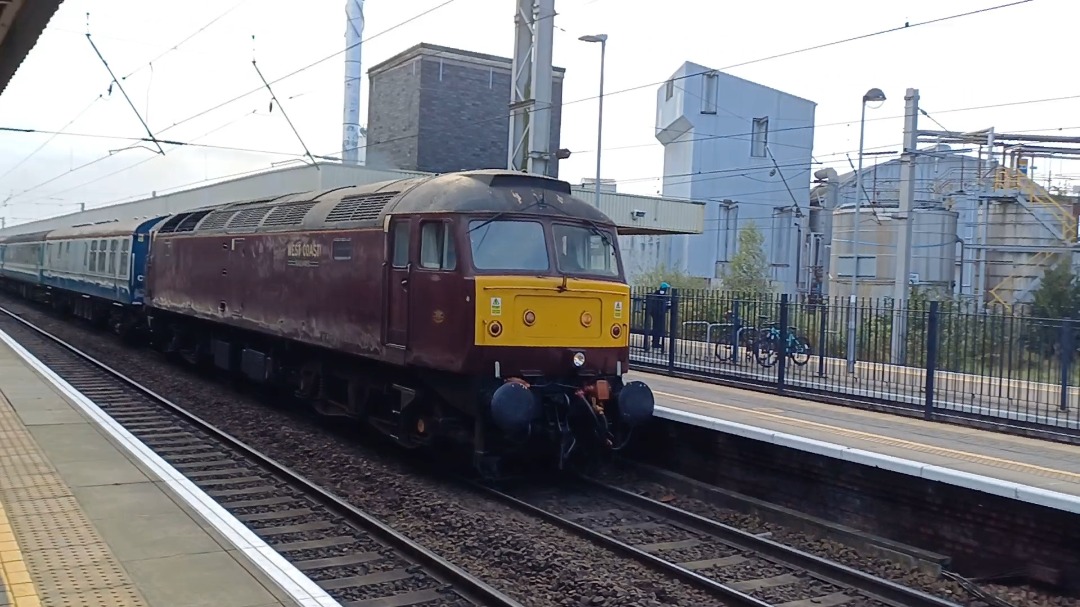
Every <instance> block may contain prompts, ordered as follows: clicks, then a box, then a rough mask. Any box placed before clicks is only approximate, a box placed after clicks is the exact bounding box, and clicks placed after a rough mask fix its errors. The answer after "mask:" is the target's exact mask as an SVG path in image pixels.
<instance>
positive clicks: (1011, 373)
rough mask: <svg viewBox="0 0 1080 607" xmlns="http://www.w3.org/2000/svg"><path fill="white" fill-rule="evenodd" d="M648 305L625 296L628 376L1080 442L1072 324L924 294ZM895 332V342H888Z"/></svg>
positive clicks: (676, 298)
mask: <svg viewBox="0 0 1080 607" xmlns="http://www.w3.org/2000/svg"><path fill="white" fill-rule="evenodd" d="M654 297H656V296H655V295H653V294H652V292H651V290H648V289H645V290H639V289H635V290H634V292H633V299H632V301H633V305H632V314H631V337H630V339H631V342H630V343H631V361H632V363H633V366H634V367H635V368H639V369H642V370H648V371H652V372H659V373H666V374H670V375H684V376H699V377H703V378H708V379H714V380H719V381H721V382H724V383H733V384H738V385H751V386H753V387H757V388H770V389H772V390H774V391H777V392H783V393H787V394H791V395H797V394H800V393H801V394H805V395H814V396H816V397H824V398H825V399H826V400H829V401H833V402H839V403H842V404H848V405H853V406H864V407H865V406H874V407H876V408H881V407H884V408H886V409H888V408H902V409H915V410H919V411H921V412H922V414H923V416H924V417H925V418H927V419H935V418H950V419H953V420H955V419H957V418H964V419H968V420H979V421H981V422H983V424H982V425H985V424H986V423H990V424H991V425H993V426H995V427H999V428H1001V429H1008V428H1014V429H1019V428H1026V429H1028V430H1029V431H1030V430H1035V431H1036V432H1037V433H1039V434H1043V435H1050V434H1052V435H1056V436H1059V437H1061V435H1069V438H1071V437H1076V438H1078V439H1080V411H1078V409H1080V388H1078V386H1080V353H1078V350H1077V348H1078V345H1080V339H1078V337H1080V321H1078V320H1074V319H1062V318H1057V319H1054V318H1039V317H1035V316H1032V315H1030V313H1029V311H1027V310H1025V309H1022V308H1013V309H1011V310H1008V311H1006V310H1004V309H995V308H991V309H986V308H984V309H982V310H981V311H980V310H979V309H977V307H976V306H974V305H972V304H969V303H967V302H962V301H957V302H954V301H927V300H925V299H924V298H921V297H913V298H912V299H911V300H910V301H908V302H907V310H906V312H904V313H903V314H902V315H901V314H900V313H899V312H898V311H896V310H895V309H894V306H893V304H892V301H891V300H887V299H882V300H871V299H860V300H858V301H857V302H856V304H855V306H854V309H853V307H852V305H851V303H850V302H849V300H848V299H847V298H839V299H838V298H834V299H818V300H816V301H814V302H810V301H807V300H804V299H802V298H797V297H794V296H788V295H772V294H769V295H751V296H745V295H736V294H732V293H726V292H722V291H718V290H688V289H682V290H678V289H676V290H673V291H672V292H671V295H669V296H667V297H666V298H665V297H663V296H661V297H660V298H659V299H652V298H654ZM650 301H652V302H661V303H663V304H667V305H665V306H664V307H665V308H667V312H666V313H665V318H664V328H665V333H666V334H665V336H664V339H663V340H662V346H663V350H662V351H661V350H658V349H656V348H653V347H651V346H652V341H653V339H652V337H650V335H651V333H649V331H650V330H651V328H652V326H651V324H652V323H651V322H650V320H651V317H649V316H648V315H647V311H648V310H647V308H649V306H648V305H647V304H648V302H650ZM852 314H854V318H855V336H856V337H855V345H856V347H855V364H854V367H853V369H852V368H851V367H850V366H849V361H848V352H847V349H848V334H849V328H848V322H849V320H850V319H851V318H852ZM904 323H906V326H903V324H904ZM897 325H899V326H900V329H899V330H902V331H903V339H901V340H899V341H898V343H897V344H894V343H893V330H894V327H895V326H897ZM781 326H787V327H790V328H791V329H790V330H789V331H788V332H783V331H780V329H779V327H781Z"/></svg>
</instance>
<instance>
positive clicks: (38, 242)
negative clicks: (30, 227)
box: [0, 232, 48, 297]
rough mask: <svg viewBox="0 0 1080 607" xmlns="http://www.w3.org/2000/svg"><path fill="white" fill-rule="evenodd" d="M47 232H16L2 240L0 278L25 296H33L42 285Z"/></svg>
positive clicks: (0, 245) (0, 242)
mask: <svg viewBox="0 0 1080 607" xmlns="http://www.w3.org/2000/svg"><path fill="white" fill-rule="evenodd" d="M46 234H48V232H33V233H29V234H16V235H15V236H8V237H6V238H4V239H3V240H2V241H0V278H2V279H3V280H4V281H5V282H7V283H8V284H9V286H10V287H11V288H12V290H14V291H16V292H17V293H19V294H20V295H22V296H24V297H32V296H33V295H34V294H35V292H36V291H37V290H38V288H39V287H40V286H41V262H42V259H41V255H42V249H43V246H44V240H45V235H46Z"/></svg>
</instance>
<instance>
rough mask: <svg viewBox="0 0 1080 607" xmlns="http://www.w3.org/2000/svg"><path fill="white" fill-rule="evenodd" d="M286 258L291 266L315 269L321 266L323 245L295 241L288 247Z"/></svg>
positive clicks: (286, 248)
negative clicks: (320, 259)
mask: <svg viewBox="0 0 1080 607" xmlns="http://www.w3.org/2000/svg"><path fill="white" fill-rule="evenodd" d="M285 257H286V259H287V260H288V265H290V266H296V267H303V268H313V267H316V266H318V265H319V258H320V257H322V245H321V244H319V243H317V242H307V241H302V240H294V241H292V242H290V243H289V244H288V245H286V247H285Z"/></svg>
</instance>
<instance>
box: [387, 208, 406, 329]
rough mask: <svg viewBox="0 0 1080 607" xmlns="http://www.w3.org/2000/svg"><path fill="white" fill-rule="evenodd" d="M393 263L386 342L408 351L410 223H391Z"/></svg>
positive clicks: (398, 220) (398, 221) (389, 271)
mask: <svg viewBox="0 0 1080 607" xmlns="http://www.w3.org/2000/svg"><path fill="white" fill-rule="evenodd" d="M389 236H390V263H389V267H388V271H387V284H386V343H387V345H393V346H399V347H401V348H405V347H406V346H407V345H408V338H409V287H410V285H409V279H410V274H411V270H412V264H411V263H410V262H409V254H410V252H411V249H412V246H411V245H412V243H411V241H410V238H409V220H408V219H394V220H391V222H390V234H389Z"/></svg>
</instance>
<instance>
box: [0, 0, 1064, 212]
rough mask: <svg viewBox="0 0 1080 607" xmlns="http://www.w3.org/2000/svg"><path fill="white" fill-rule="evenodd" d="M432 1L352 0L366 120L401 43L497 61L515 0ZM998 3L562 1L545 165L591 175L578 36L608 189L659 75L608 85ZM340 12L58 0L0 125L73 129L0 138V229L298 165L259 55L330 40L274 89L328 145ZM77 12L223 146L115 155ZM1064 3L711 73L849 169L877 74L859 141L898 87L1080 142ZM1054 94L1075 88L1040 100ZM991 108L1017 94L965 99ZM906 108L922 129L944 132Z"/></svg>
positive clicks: (333, 133) (896, 116) (336, 105)
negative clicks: (554, 124) (592, 37)
mask: <svg viewBox="0 0 1080 607" xmlns="http://www.w3.org/2000/svg"><path fill="white" fill-rule="evenodd" d="M445 1H446V0H368V2H366V3H365V7H364V14H365V17H366V29H365V32H364V38H365V40H366V41H365V43H364V46H363V66H364V67H363V69H364V72H365V76H364V83H363V87H362V110H361V115H362V116H363V117H364V118H366V116H367V75H366V72H367V69H368V68H369V67H371V66H372V65H375V64H376V63H378V62H380V61H382V60H384V59H386V58H388V57H390V56H391V55H393V54H396V53H398V52H400V51H401V50H403V49H405V48H407V47H409V46H411V45H413V44H416V43H418V42H430V43H434V44H441V45H446V46H452V47H457V48H464V49H468V50H473V51H479V52H484V53H491V54H496V55H502V56H506V57H509V56H511V55H512V48H513V41H514V29H513V13H514V2H513V0H453V1H451V2H450V3H449V4H447V5H446V6H443V7H440V8H437V9H435V10H433V11H431V12H430V13H429V14H426V15H424V16H422V17H420V18H417V19H415V20H414V21H411V22H409V23H406V24H404V25H400V26H399V24H401V23H402V22H404V21H406V20H409V19H411V18H413V17H414V16H416V15H418V14H421V13H424V12H425V11H427V10H429V9H431V8H433V7H436V6H438V5H440V4H443V3H444V2H445ZM1008 2H1009V0H949V1H948V2H941V1H940V0H904V1H902V2H899V1H891V0H873V1H871V0H820V1H818V2H805V1H803V0H755V1H754V2H718V1H716V0H667V1H665V2H644V1H642V0H557V2H556V10H557V12H558V13H559V15H558V17H557V18H556V20H555V28H556V29H555V49H554V57H555V60H554V63H555V65H557V66H560V67H565V68H566V70H567V74H566V81H565V92H564V100H565V102H573V101H575V100H579V99H586V100H584V101H580V102H577V103H568V104H567V105H565V107H564V110H563V129H562V145H563V147H567V148H569V149H571V150H572V151H573V152H574V154H573V156H571V158H569V159H568V160H565V161H563V162H562V163H561V164H560V177H562V178H563V179H566V180H568V181H571V182H579V181H580V179H581V178H582V177H587V176H592V175H593V174H594V171H595V161H596V157H595V153H596V152H595V148H596V113H597V106H596V100H595V99H587V98H590V97H593V96H595V94H596V91H597V84H598V83H597V76H598V70H599V48H598V45H595V44H588V43H584V42H579V41H578V40H577V38H578V36H580V35H582V34H590V33H606V34H608V35H609V37H610V38H609V41H608V47H607V48H608V52H607V70H606V73H605V87H606V89H607V91H608V93H609V94H608V95H607V96H606V97H605V103H604V116H605V120H604V125H605V129H604V154H603V166H604V171H603V172H604V177H607V178H614V179H618V180H620V181H621V183H620V186H619V189H620V191H626V192H634V193H641V194H652V195H655V194H657V193H658V191H659V187H660V180H659V178H660V176H661V175H662V174H663V170H664V169H663V152H662V148H661V146H660V145H659V143H657V142H656V140H655V138H654V135H653V127H654V124H653V123H654V120H655V111H656V110H655V100H656V89H657V86H651V85H650V86H646V87H644V88H642V89H639V90H636V91H631V92H625V93H619V92H618V91H621V90H622V89H628V88H631V87H637V86H641V85H647V84H651V83H659V82H661V81H663V80H664V79H666V78H667V77H668V76H669V75H670V74H671V73H672V72H673V71H674V70H675V69H677V68H678V67H679V65H680V64H681V63H682V62H683V61H694V62H696V63H700V64H702V65H706V66H709V67H713V68H720V69H723V68H725V67H727V66H730V65H735V64H739V63H743V62H746V61H750V60H754V59H759V58H762V57H767V56H769V55H774V54H777V53H780V52H784V51H788V50H795V49H799V48H804V47H809V46H813V45H816V44H821V43H827V42H831V41H835V40H840V39H844V38H847V37H851V36H857V35H860V34H866V33H870V32H875V31H878V30H883V29H887V28H891V27H897V26H901V25H903V24H904V23H905V22H907V23H912V24H914V23H917V22H921V21H926V20H930V19H934V18H938V17H944V16H947V15H952V14H956V13H962V12H966V11H971V10H977V9H982V8H987V7H992V6H995V5H1000V4H1006V3H1008ZM344 6H345V2H344V0H309V1H308V2H302V3H298V2H296V1H295V0H288V1H286V0H242V1H238V0H213V1H210V0H188V1H186V2H175V1H172V2H164V1H162V0H110V1H109V2H92V1H91V0H66V1H65V2H64V3H63V4H62V5H61V7H60V9H59V11H58V12H57V14H56V16H55V17H54V18H53V20H52V22H51V23H50V24H49V26H48V28H47V30H46V32H45V33H44V35H43V36H42V38H41V39H40V41H39V42H38V44H37V46H36V48H34V50H33V51H32V52H31V54H30V56H29V57H28V58H27V60H26V61H25V62H24V63H23V65H22V67H21V69H20V70H19V72H18V73H17V75H16V76H15V78H14V79H13V81H12V82H11V84H10V85H9V86H8V88H7V90H6V91H5V93H4V94H3V96H0V127H18V128H33V129H41V130H53V131H56V130H61V129H64V128H65V127H66V129H65V131H66V133H68V134H66V135H59V136H56V137H54V138H52V139H51V141H49V142H48V144H47V145H45V146H44V147H42V148H41V149H40V150H38V148H39V147H40V146H42V144H44V143H45V142H46V141H47V140H49V137H50V136H49V135H38V134H23V133H9V132H0V200H4V199H7V198H8V197H10V200H8V201H7V203H6V204H4V205H2V206H0V216H4V217H5V218H6V219H7V221H8V225H11V224H14V223H22V222H24V221H26V220H29V219H33V218H41V217H46V216H50V215H56V214H61V213H68V212H71V211H73V210H76V209H77V208H78V204H79V203H86V204H87V206H91V207H92V206H100V205H103V204H108V203H111V202H118V201H121V200H130V199H135V198H139V197H143V196H146V195H149V194H150V192H151V191H153V190H156V191H158V192H166V191H170V190H174V189H180V188H183V187H190V186H194V185H200V184H201V183H203V182H205V181H208V180H215V179H218V178H221V177H225V176H228V175H233V174H237V173H242V172H245V171H251V170H256V169H259V168H266V167H269V166H270V163H272V162H283V161H289V160H294V159H298V158H299V157H300V156H301V155H302V153H303V150H302V148H301V146H300V144H299V143H298V141H297V140H296V137H295V136H294V135H293V133H292V131H291V130H290V128H289V126H288V124H287V122H286V121H285V119H284V118H283V117H282V114H281V113H280V111H278V110H277V109H275V110H274V111H273V112H272V113H270V112H268V109H269V107H268V106H269V94H268V93H267V92H266V91H265V90H264V89H260V87H261V82H260V80H259V78H258V75H257V74H256V72H255V70H254V68H253V67H252V65H251V60H252V57H253V53H254V57H255V58H256V59H257V61H258V65H259V67H260V69H261V70H262V71H263V73H264V74H265V75H266V77H267V79H269V80H271V81H273V80H275V79H277V78H280V77H281V76H284V75H286V74H288V73H290V72H293V71H294V70H297V69H299V68H302V67H304V66H306V65H308V64H310V63H312V62H315V61H317V60H319V59H322V58H324V57H328V56H330V55H332V54H334V53H338V54H337V55H335V56H333V57H330V58H329V59H327V60H326V61H323V62H322V63H320V64H318V65H316V66H314V67H311V68H310V69H307V70H304V71H302V72H300V73H298V74H297V75H295V76H292V77H290V78H288V79H285V80H283V81H281V82H279V83H277V84H274V92H275V93H276V94H277V96H278V98H279V99H281V100H282V102H283V103H284V105H285V110H286V111H287V113H288V114H289V116H290V117H291V118H292V120H293V122H294V123H295V125H296V127H297V128H298V130H299V132H300V134H301V135H302V136H303V139H304V141H305V143H306V144H307V145H308V147H309V148H311V150H312V152H313V153H316V154H336V153H339V151H340V140H341V115H342V111H341V108H342V90H343V71H344V58H343V57H344V56H343V54H342V53H340V52H339V51H342V50H343V48H344V31H345V12H344ZM871 7H873V8H872V9H871ZM88 11H89V13H90V15H89V31H90V33H91V35H92V38H93V40H94V42H95V43H96V44H97V45H98V48H99V49H100V50H101V52H102V54H103V55H104V57H105V58H106V59H107V60H108V62H109V65H110V67H111V68H112V69H113V71H114V72H115V73H116V75H117V76H118V77H124V76H127V78H126V79H124V80H123V84H124V87H125V89H126V90H127V92H128V94H129V95H130V96H131V98H132V100H133V102H134V103H135V105H136V107H137V108H138V109H139V111H140V112H141V113H142V114H143V116H144V117H145V118H146V119H147V122H148V123H149V126H150V128H151V129H152V130H153V131H154V133H155V134H156V135H157V136H159V137H161V138H167V139H173V140H179V141H186V142H193V143H199V144H203V145H209V146H221V147H220V148H207V147H202V148H200V147H194V146H191V147H185V148H176V147H167V149H166V152H167V153H166V155H165V156H158V155H156V154H155V153H153V152H151V151H149V150H148V149H145V148H135V149H128V150H124V151H119V152H115V153H113V154H112V155H111V156H110V155H109V154H110V151H116V150H121V149H122V148H125V147H127V146H130V145H132V143H131V141H130V140H124V139H109V138H108V137H140V136H143V135H144V134H145V133H144V131H143V128H142V126H141V125H140V123H139V121H138V119H137V117H136V115H135V113H134V112H133V111H132V109H131V108H130V107H129V106H128V104H127V102H126V101H125V100H124V98H123V96H122V95H121V94H120V91H119V90H118V89H116V88H115V87H113V90H112V92H111V94H109V91H108V89H109V84H110V81H111V78H110V76H109V74H108V72H107V71H106V69H105V67H104V66H103V65H102V63H101V61H100V60H99V59H98V57H97V55H96V54H95V53H94V50H93V48H92V47H91V45H90V44H89V43H88V42H87V39H86V36H85V33H86V31H87V12H88ZM1078 17H1080V4H1078V3H1076V2H1075V0H1033V1H1030V2H1027V3H1024V4H1019V5H1017V6H1013V7H1008V8H1002V9H1000V10H994V11H990V12H987V13H983V14H978V15H974V16H970V17H964V18H960V19H956V20H951V21H947V22H944V23H941V24H935V25H926V26H920V27H914V28H911V29H908V30H903V31H898V32H893V33H889V34H885V35H879V36H872V37H869V38H867V39H864V40H859V41H855V42H849V43H845V44H840V45H835V46H831V47H828V48H823V49H819V50H814V51H809V52H804V53H798V54H795V55H792V56H788V57H783V58H778V59H772V60H768V61H762V62H756V63H751V64H749V65H746V66H743V67H736V68H733V69H730V70H727V71H729V73H731V74H734V75H736V76H739V77H742V78H746V79H750V80H753V81H756V82H759V83H762V84H765V85H767V86H771V87H774V88H778V89H781V90H784V91H787V92H790V93H792V94H795V95H798V96H800V97H804V98H807V99H810V100H812V101H815V102H816V103H817V104H818V106H817V125H818V128H817V130H816V133H815V143H814V154H815V157H816V159H818V160H819V161H822V162H825V163H826V164H830V165H833V166H836V167H837V168H838V170H840V171H841V172H843V171H846V170H848V165H847V160H846V157H845V152H850V153H851V156H852V158H854V157H855V152H856V150H857V149H858V136H859V122H858V120H859V109H860V107H859V106H860V98H861V97H862V95H863V93H864V92H865V91H866V89H867V88H869V87H874V86H876V87H880V88H882V89H883V90H884V91H885V92H886V94H887V96H888V97H889V100H888V101H887V102H886V104H885V105H884V106H883V107H882V108H880V109H877V110H872V111H870V112H869V113H868V118H870V119H873V120H872V121H870V122H868V124H867V135H866V138H867V139H866V147H867V148H868V149H874V148H877V149H897V150H898V149H899V144H900V140H901V134H902V120H901V118H900V116H901V115H902V113H903V104H904V101H903V96H904V90H905V89H906V88H907V87H915V88H918V89H920V94H921V98H922V107H923V109H925V110H926V111H927V112H928V113H929V114H930V115H931V116H933V117H934V118H935V119H936V120H937V121H938V122H940V123H941V125H943V126H944V127H945V128H948V129H951V130H962V131H963V130H975V129H981V128H985V127H988V126H994V127H996V128H997V129H998V130H999V131H1005V130H1007V131H1010V132H1015V131H1035V132H1040V133H1046V134H1050V133H1054V132H1060V134H1068V135H1078V136H1080V81H1078V80H1077V78H1076V76H1075V74H1074V73H1073V72H1074V70H1072V69H1071V61H1072V58H1074V57H1075V56H1076V50H1075V42H1074V40H1075V36H1076V33H1075V29H1076V24H1077V22H1078ZM215 19H216V21H215ZM211 21H214V22H213V23H212V24H211V25H209V26H208V27H205V29H202V31H199V30H200V29H201V28H204V26H207V24H208V23H210V22H211ZM391 28H393V29H391ZM387 30H390V31H387ZM196 32H197V33H196ZM382 32H386V33H382ZM253 35H254V41H253V40H252V36H253ZM185 39H186V41H185ZM181 41H184V42H183V43H182V44H179V46H177V44H178V43H181ZM170 49H171V50H170ZM151 60H153V62H152V68H151V67H150V65H148V63H149V62H151ZM253 90H257V92H254V93H252V94H250V95H247V96H244V97H242V98H240V99H238V100H236V101H234V102H231V103H228V104H225V105H221V106H220V107H216V106H218V105H219V104H222V102H225V101H227V100H230V99H232V98H234V97H237V96H239V95H241V94H244V93H248V92H249V91H253ZM99 96H100V98H99ZM1058 97H1072V98H1070V99H1062V100H1057V101H1041V102H1036V100H1045V99H1050V98H1058ZM1024 102H1028V103H1024ZM722 103H723V101H722V99H721V104H722ZM998 104H1011V105H1002V106H1000V107H995V108H986V109H968V108H974V107H979V106H991V105H998ZM211 108H213V109H211ZM207 110H209V111H207ZM195 116H197V117H195ZM193 117H194V118H193ZM73 119H74V122H72V120H73ZM920 121H921V124H920V126H921V127H922V128H928V129H936V128H940V127H939V126H938V125H936V124H934V123H932V122H931V121H929V120H927V119H926V118H925V117H923V118H920ZM69 123H70V124H69ZM1059 130H1060V131H1059ZM144 145H147V146H150V144H144ZM150 147H152V146H150ZM221 148H241V149H244V150H252V151H239V150H228V149H221ZM35 150H37V151H36V153H34V152H35ZM31 153H33V156H30V154H31ZM28 157H29V158H28ZM94 161H96V162H94ZM91 162H93V164H90V165H89V166H85V167H84V166H83V165H86V164H87V163H91ZM137 163H138V166H134V167H133V165H136V164H137ZM128 167H133V168H128ZM1038 169H1039V172H1040V173H1041V174H1042V175H1043V177H1045V175H1046V172H1047V171H1053V174H1054V175H1055V176H1057V175H1060V176H1061V177H1062V178H1063V179H1068V178H1069V177H1073V178H1074V179H1075V181H1074V183H1078V184H1080V168H1078V167H1073V166H1069V165H1068V164H1063V163H1059V162H1055V163H1053V164H1040V165H1039V167H1038ZM1058 183H1063V182H1061V181H1059V182H1058ZM763 187H773V186H771V185H763Z"/></svg>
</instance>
